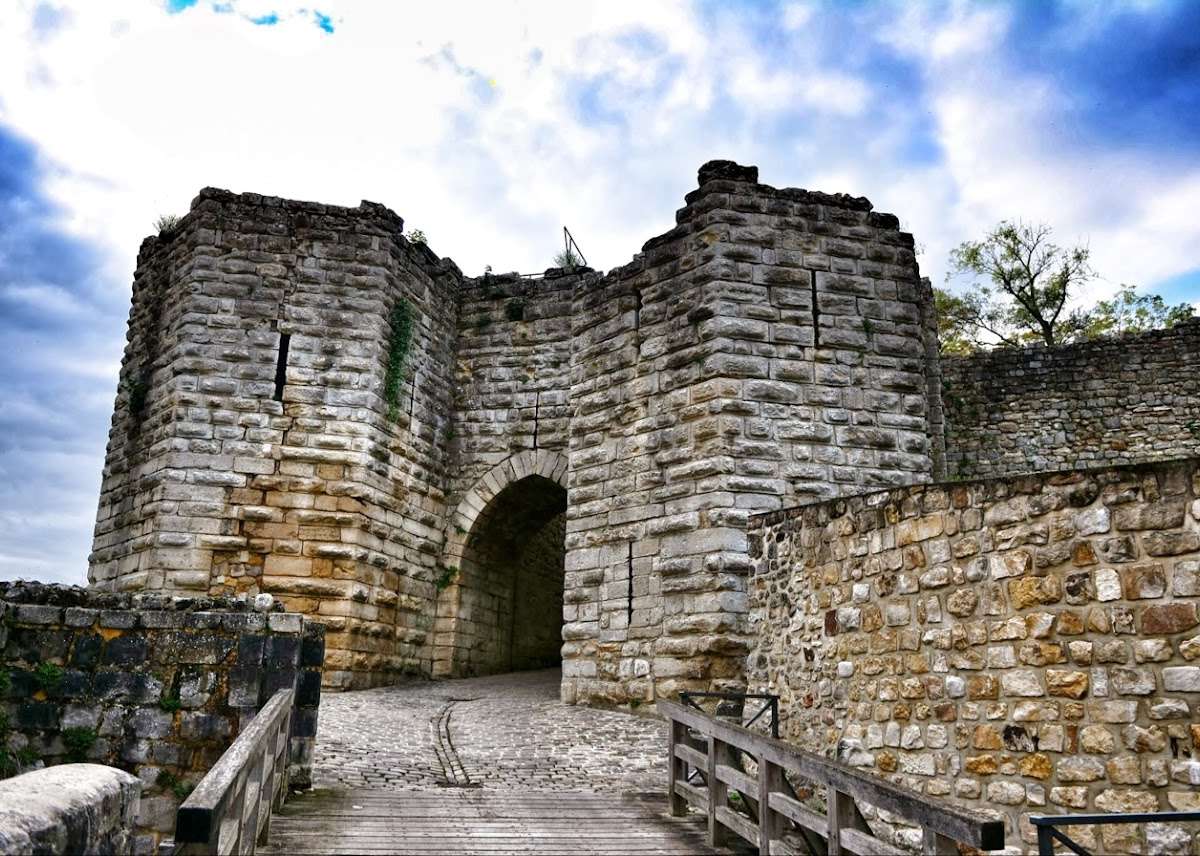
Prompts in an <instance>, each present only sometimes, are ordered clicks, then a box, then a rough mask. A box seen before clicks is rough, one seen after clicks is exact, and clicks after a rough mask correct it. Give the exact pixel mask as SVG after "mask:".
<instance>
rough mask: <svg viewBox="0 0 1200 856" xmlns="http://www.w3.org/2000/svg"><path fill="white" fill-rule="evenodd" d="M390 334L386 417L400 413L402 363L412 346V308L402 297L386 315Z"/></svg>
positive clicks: (385, 379) (384, 381)
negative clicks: (387, 315)
mask: <svg viewBox="0 0 1200 856" xmlns="http://www.w3.org/2000/svg"><path fill="white" fill-rule="evenodd" d="M388 326H389V328H390V329H391V336H390V339H389V341H388V355H387V371H386V372H385V373H384V376H383V398H384V401H386V402H387V408H388V418H389V419H392V420H395V419H396V417H398V416H399V415H400V386H401V385H402V384H403V383H404V375H405V371H404V364H405V362H406V361H407V360H408V352H409V349H410V348H411V347H412V338H413V310H412V304H410V303H409V302H408V301H407V300H405V299H404V298H400V300H398V301H396V305H395V306H393V307H392V312H391V315H390V316H389V317H388Z"/></svg>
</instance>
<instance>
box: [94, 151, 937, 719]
mask: <svg viewBox="0 0 1200 856" xmlns="http://www.w3.org/2000/svg"><path fill="white" fill-rule="evenodd" d="M699 183H700V186H699V188H698V189H697V190H694V191H693V192H692V193H690V194H688V196H687V199H686V204H685V206H684V207H683V208H682V209H680V210H679V211H678V212H677V214H676V223H677V225H676V226H675V227H674V228H673V229H671V230H670V231H668V232H666V233H665V234H663V235H660V236H658V237H656V238H653V239H651V240H650V241H648V242H647V243H646V245H645V246H644V247H643V249H642V252H641V253H639V254H638V255H637V256H635V257H634V259H633V261H632V262H631V263H630V264H627V265H625V266H623V267H620V268H617V269H615V270H613V271H611V272H609V273H608V274H600V273H597V272H594V271H590V270H587V269H582V270H576V271H562V270H550V271H547V272H546V274H545V275H544V276H542V277H537V278H530V277H520V276H517V275H505V276H493V275H491V274H487V275H484V276H482V277H475V278H471V277H465V276H463V275H462V274H461V272H460V271H459V269H458V268H457V267H456V266H455V265H454V264H453V263H452V262H450V261H449V260H447V259H439V258H438V257H437V256H436V255H435V254H433V253H432V252H430V251H429V249H428V248H427V247H425V246H424V245H423V244H413V243H410V242H409V241H408V240H406V239H405V238H404V236H403V234H402V221H401V220H400V218H399V217H397V216H396V215H394V214H392V213H391V212H390V211H388V210H387V209H385V208H382V207H381V206H378V205H374V204H371V203H365V202H364V203H363V204H362V205H360V206H359V207H358V208H354V209H347V208H335V207H332V206H323V205H316V204H311V203H300V202H290V201H285V200H280V199H274V198H268V197H261V196H257V195H254V194H242V195H234V194H231V193H228V192H225V191H219V190H205V191H202V192H201V194H200V196H199V197H198V198H197V199H196V201H195V202H194V203H193V206H192V210H191V212H190V213H189V214H188V215H187V216H186V217H185V218H183V220H182V222H181V223H180V224H179V226H178V227H177V228H176V229H175V230H173V231H172V232H171V233H170V234H164V235H160V236H158V237H157V238H150V239H147V241H146V242H145V243H144V244H143V247H142V251H141V253H140V255H139V260H138V269H137V273H136V275H135V280H134V294H133V306H132V309H131V313H130V322H129V347H128V348H127V350H126V356H125V361H124V364H123V366H122V371H121V386H120V390H119V392H118V397H117V405H116V413H115V415H114V419H113V428H112V432H111V434H110V440H109V449H108V457H107V461H106V466H105V477H104V483H103V487H102V494H101V502H100V512H99V515H98V522H97V528H96V539H95V545H94V552H93V555H92V559H91V571H90V576H91V580H92V583H93V585H95V586H97V587H103V588H115V589H130V588H154V589H165V590H169V591H175V592H180V593H193V594H197V595H199V594H210V593H238V592H247V593H252V592H260V591H263V592H269V593H271V594H273V595H275V596H277V597H279V598H281V599H283V600H284V601H285V602H286V603H287V605H288V607H289V608H290V609H295V610H299V611H303V612H306V613H309V614H313V615H316V616H320V617H321V618H322V620H324V621H326V622H327V623H328V625H329V627H328V635H327V646H328V649H329V653H328V656H327V660H326V669H327V672H326V682H327V683H328V684H329V685H331V686H335V687H349V686H367V685H372V684H377V683H385V682H388V681H390V680H392V678H393V677H394V676H395V675H397V674H400V673H421V674H430V673H432V674H440V675H451V674H470V673H484V672H495V671H505V670H508V669H513V668H527V667H533V666H538V665H549V664H556V663H557V662H559V661H560V659H561V662H562V665H563V695H564V698H565V699H567V700H569V701H580V702H615V703H623V702H626V701H630V700H635V699H636V700H648V699H651V698H653V697H654V696H655V694H663V693H668V692H673V691H675V690H677V689H682V688H688V687H693V688H703V687H712V686H738V685H740V683H741V681H742V680H743V677H742V662H743V659H744V655H745V652H746V650H747V646H748V643H747V638H748V637H747V628H746V626H745V620H746V618H745V615H746V573H747V571H748V568H749V561H748V557H747V545H746V534H745V531H744V524H745V522H746V520H747V518H748V516H749V515H750V514H753V513H756V512H759V511H763V510H769V509H775V508H779V507H782V506H783V505H793V504H796V503H799V502H803V501H806V500H811V499H821V498H829V497H834V496H838V495H845V494H851V493H861V492H864V491H868V490H871V489H874V488H877V487H885V486H892V485H901V484H907V483H912V482H916V481H924V480H928V479H929V478H931V476H932V475H933V474H934V473H935V472H938V471H940V467H941V457H942V451H941V437H942V427H941V403H940V398H939V384H940V380H939V371H938V365H937V350H936V330H935V325H934V321H933V313H932V295H931V292H930V290H929V288H928V286H927V285H924V284H922V282H921V280H920V277H919V274H918V270H917V266H916V262H915V258H914V255H913V243H912V237H911V236H910V235H908V234H906V233H903V232H901V231H899V228H898V223H897V220H896V218H895V217H893V216H891V215H887V214H876V213H872V211H871V206H870V203H869V202H868V201H867V200H865V199H861V198H852V197H847V196H844V195H828V194H822V193H814V192H808V191H804V190H798V189H782V190H780V189H775V188H772V187H768V186H766V185H761V184H758V183H757V170H756V169H755V168H754V167H741V166H738V165H737V164H733V163H730V162H728V161H713V162H710V163H708V164H706V165H705V166H703V167H702V168H701V170H700V174H699Z"/></svg>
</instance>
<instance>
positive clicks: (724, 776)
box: [658, 701, 1004, 856]
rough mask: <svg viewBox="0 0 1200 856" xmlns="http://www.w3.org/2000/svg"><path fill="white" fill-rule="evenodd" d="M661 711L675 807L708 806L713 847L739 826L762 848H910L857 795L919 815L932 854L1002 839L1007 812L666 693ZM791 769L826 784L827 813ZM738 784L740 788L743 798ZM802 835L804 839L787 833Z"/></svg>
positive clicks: (996, 845) (995, 845)
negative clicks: (695, 777) (946, 796)
mask: <svg viewBox="0 0 1200 856" xmlns="http://www.w3.org/2000/svg"><path fill="white" fill-rule="evenodd" d="M658 711H659V713H661V714H662V715H663V716H664V717H665V718H666V719H667V720H668V723H669V729H670V733H669V737H668V744H667V745H668V749H667V762H668V784H667V787H668V798H669V800H670V806H671V814H672V815H674V816H676V817H681V816H683V815H685V814H686V813H687V807H688V805H689V804H690V805H692V806H694V807H695V808H697V809H699V810H700V811H702V812H704V813H705V814H706V815H707V817H708V840H709V843H710V844H711V845H712V846H714V847H719V846H722V845H724V844H725V843H726V842H728V841H729V833H731V832H732V833H734V834H736V835H738V836H740V837H741V838H743V839H745V840H746V841H748V842H749V843H750V844H752V845H757V846H758V852H759V853H762V854H772V853H788V852H805V851H808V852H818V851H819V850H821V849H823V850H824V851H825V852H826V853H828V854H830V856H841V854H847V853H859V854H866V853H870V854H906V853H907V851H904V850H901V849H899V848H897V847H894V846H892V845H890V844H888V843H887V842H885V841H881V840H880V839H878V838H876V837H875V836H874V835H873V834H872V833H871V830H870V828H869V827H868V826H867V824H866V821H865V820H864V819H863V817H862V815H861V814H860V813H859V811H858V805H857V803H856V800H857V801H861V802H864V803H869V804H871V805H874V806H876V807H878V808H880V809H882V810H884V811H888V812H891V813H893V814H896V815H899V816H900V817H903V818H905V819H907V820H909V821H910V822H913V823H915V824H917V825H919V826H920V827H921V828H922V830H923V847H922V851H923V852H924V853H926V854H957V853H958V847H957V844H956V842H962V843H964V844H967V845H970V846H971V847H974V848H976V849H979V850H999V849H1001V848H1002V847H1003V846H1004V821H1003V820H997V819H994V818H992V817H988V816H985V815H983V814H980V813H979V812H975V811H972V810H970V809H966V808H962V807H960V806H956V805H952V804H949V803H942V802H938V801H935V800H931V799H930V798H929V797H926V796H924V795H923V794H920V793H917V792H916V791H914V790H911V789H909V788H905V787H902V786H900V785H896V784H892V783H891V782H886V781H884V780H882V779H879V778H877V777H875V776H871V775H867V774H865V773H862V772H859V771H858V770H856V769H854V768H853V767H850V766H847V765H846V764H841V763H839V762H837V761H831V760H829V759H828V758H823V757H821V756H820V755H815V754H813V753H811V752H806V751H804V750H803V749H798V748H797V747H795V746H792V745H791V744H788V743H785V742H783V741H782V740H779V739H777V738H774V737H767V736H766V735H765V734H761V733H759V732H757V731H751V730H750V729H749V728H746V727H744V726H742V725H737V724H734V723H731V722H728V721H725V720H722V719H719V718H717V717H713V716H709V715H708V714H706V713H704V712H702V711H698V710H695V709H694V708H693V707H689V706H685V705H683V704H678V703H676V702H669V701H660V702H659V703H658ZM744 761H749V762H752V763H753V765H754V768H755V772H754V774H753V775H751V774H749V773H747V772H745V767H744V766H743V762H744ZM689 768H692V769H694V770H700V771H703V781H704V783H705V784H704V786H702V787H701V786H697V785H693V784H692V783H691V781H690V780H689ZM787 774H791V775H793V776H794V777H797V778H799V779H803V780H806V781H809V782H812V783H814V784H818V785H824V786H825V788H826V791H827V799H826V806H827V813H826V814H824V815H822V814H820V813H818V812H815V811H813V810H812V809H810V808H808V807H807V806H806V805H804V804H803V803H801V801H800V800H798V799H797V798H796V796H795V794H794V792H793V791H792V789H791V786H790V785H789V783H788V780H787ZM731 793H736V794H737V795H738V797H739V799H737V800H736V804H737V805H735V801H734V800H731V798H730V797H731ZM742 808H744V809H745V810H744V811H743V810H740V809H742ZM795 839H799V842H800V844H801V846H800V847H794V846H793V844H791V843H790V842H791V841H792V840H795Z"/></svg>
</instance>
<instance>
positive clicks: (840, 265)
mask: <svg viewBox="0 0 1200 856" xmlns="http://www.w3.org/2000/svg"><path fill="white" fill-rule="evenodd" d="M757 178H758V171H757V170H756V169H755V168H753V167H741V166H738V165H737V164H732V163H729V162H721V161H718V162H712V163H710V164H706V165H705V166H704V167H702V168H701V170H700V174H699V183H700V187H699V189H697V190H695V191H693V192H692V193H690V194H688V196H687V197H686V203H687V204H686V205H685V207H684V208H682V209H680V210H679V211H678V212H677V213H676V223H677V225H676V226H675V228H673V229H672V230H671V231H669V232H667V233H665V234H663V235H660V236H658V237H656V238H653V239H651V240H650V241H648V242H647V243H646V245H645V246H644V247H643V250H642V252H641V253H640V254H639V255H638V256H636V257H635V258H634V260H633V261H632V262H631V263H630V264H629V265H626V266H624V267H622V268H618V269H616V270H614V271H612V272H610V273H609V274H608V275H607V276H605V277H603V278H601V279H599V280H598V281H596V282H594V283H593V282H588V283H585V284H581V286H580V287H579V288H578V289H577V293H576V298H575V303H574V308H573V319H572V324H573V331H572V332H573V338H572V354H571V389H570V405H571V423H570V432H571V444H570V454H569V458H570V475H569V484H570V496H569V505H568V511H567V580H566V602H567V605H566V612H565V620H566V624H565V626H564V639H565V644H564V646H563V660H564V681H563V693H564V697H565V698H567V699H573V700H578V701H618V702H623V701H626V700H631V699H638V700H642V699H649V698H653V697H654V695H655V694H659V695H670V694H673V693H675V692H677V691H678V690H681V689H688V688H695V689H699V688H703V687H710V686H722V687H738V686H740V685H741V684H742V681H743V675H742V661H743V658H744V655H745V653H746V651H747V650H748V644H749V642H748V637H747V631H746V625H745V609H746V584H745V581H746V573H747V570H748V563H747V558H746V537H745V531H744V528H743V527H744V525H745V523H746V521H747V519H748V518H749V516H750V515H751V514H753V513H754V512H756V511H762V510H764V509H774V508H780V507H782V506H784V505H785V504H789V503H795V502H797V501H799V500H803V499H808V498H812V497H829V496H836V495H839V494H843V493H854V492H860V491H862V490H864V489H867V488H870V487H872V486H878V485H894V484H904V483H908V482H912V481H922V480H926V479H928V478H929V477H930V476H931V474H932V472H933V470H934V453H935V447H934V443H933V440H932V438H933V437H934V435H936V434H937V433H939V429H938V427H937V426H939V425H940V422H939V421H938V420H939V417H938V416H936V414H937V413H938V412H940V407H939V406H938V405H937V404H936V387H934V389H933V393H934V394H933V396H932V397H931V389H930V386H929V385H928V383H927V379H928V377H930V376H931V373H930V371H929V370H928V362H929V360H931V359H932V360H934V361H936V349H932V350H931V347H930V346H932V345H933V340H932V339H930V338H929V337H930V335H931V333H930V329H931V328H930V327H929V304H930V294H929V293H928V290H927V288H925V287H924V286H923V285H922V283H921V281H920V277H919V274H918V271H917V266H916V263H915V260H914V257H913V252H912V238H911V236H910V235H907V234H905V233H903V232H901V231H899V228H898V225H897V221H896V218H894V217H892V216H891V215H887V214H876V213H873V212H872V211H871V205H870V203H869V202H868V201H867V200H865V199H859V198H852V197H847V196H844V195H829V194H823V193H814V192H809V191H805V190H799V189H795V188H787V189H782V190H781V189H776V188H773V187H770V186H768V185H763V184H759V183H758V180H757ZM931 402H932V403H931Z"/></svg>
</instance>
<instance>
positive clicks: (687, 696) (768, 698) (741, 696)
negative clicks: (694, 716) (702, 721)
mask: <svg viewBox="0 0 1200 856" xmlns="http://www.w3.org/2000/svg"><path fill="white" fill-rule="evenodd" d="M700 698H716V699H721V700H723V701H735V702H736V701H740V702H742V704H743V707H742V708H741V709H739V713H741V715H742V716H744V715H745V714H744V713H742V711H743V710H744V705H745V702H746V701H747V700H749V699H755V700H759V699H761V700H762V701H764V702H765V704H764V705H763V706H762V708H760V709H759V711H758V713H756V714H754V716H752V717H750V719H749V720H748V721H746V722H742V723H739V724H740V725H742V726H743V727H745V728H749V727H750V726H751V725H753V724H754V723H755V722H757V721H758V720H759V718H760V717H761V716H762V715H763V714H764V713H766V712H767V711H770V712H771V736H772V737H774V738H775V739H776V740H778V739H779V696H777V695H772V694H771V693H733V692H698V691H696V692H693V691H690V690H689V691H686V692H681V693H680V694H679V700H680V701H681V702H682V703H683V704H685V705H687V706H689V707H694V708H696V710H698V711H700V712H701V713H706V711H705V710H704V708H702V707H701V706H700V705H699V704H697V703H696V701H695V699H700ZM723 715H724V714H722V713H721V712H720V707H718V708H717V716H723Z"/></svg>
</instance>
